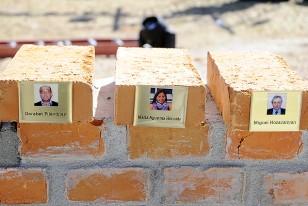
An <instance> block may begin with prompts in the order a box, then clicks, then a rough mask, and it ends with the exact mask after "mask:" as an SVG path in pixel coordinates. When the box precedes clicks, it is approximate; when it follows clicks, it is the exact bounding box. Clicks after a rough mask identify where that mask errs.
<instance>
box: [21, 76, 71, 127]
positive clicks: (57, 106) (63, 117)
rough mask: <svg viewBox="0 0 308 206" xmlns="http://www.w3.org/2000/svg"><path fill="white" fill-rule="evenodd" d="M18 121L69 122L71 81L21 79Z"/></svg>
mask: <svg viewBox="0 0 308 206" xmlns="http://www.w3.org/2000/svg"><path fill="white" fill-rule="evenodd" d="M18 91H19V122H21V123H49V122H50V123H71V122H72V83H71V82H32V81H21V82H19V84H18Z"/></svg>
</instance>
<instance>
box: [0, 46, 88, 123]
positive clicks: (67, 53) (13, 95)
mask: <svg viewBox="0 0 308 206" xmlns="http://www.w3.org/2000/svg"><path fill="white" fill-rule="evenodd" d="M93 68H94V48H93V47H92V46H65V47H64V46H35V45H23V46H22V47H21V48H20V49H19V51H18V52H17V53H16V55H15V57H14V58H13V59H12V60H11V62H10V64H9V65H8V67H7V69H6V70H4V71H3V72H2V73H1V74H0V122H10V121H18V120H19V116H18V114H19V106H18V99H19V97H18V82H19V81H46V82H73V91H72V92H73V105H72V109H73V121H91V119H92V117H93V111H92V104H93V100H92V85H93V83H92V73H93ZM80 108H82V109H80Z"/></svg>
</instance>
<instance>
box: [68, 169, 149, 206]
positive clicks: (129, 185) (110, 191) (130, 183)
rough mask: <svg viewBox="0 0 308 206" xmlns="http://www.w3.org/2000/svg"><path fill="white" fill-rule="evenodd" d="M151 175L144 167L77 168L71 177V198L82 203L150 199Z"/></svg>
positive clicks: (69, 189)
mask: <svg viewBox="0 0 308 206" xmlns="http://www.w3.org/2000/svg"><path fill="white" fill-rule="evenodd" d="M147 187H148V186H147V177H146V175H145V172H144V170H143V169H138V168H124V169H111V168H104V169H95V170H84V169H81V170H75V171H71V172H70V173H69V174H68V176H67V197H68V199H69V200H71V201H81V202H89V201H91V202H93V201H104V202H113V201H116V202H119V201H123V202H126V201H145V200H147Z"/></svg>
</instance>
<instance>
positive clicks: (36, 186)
mask: <svg viewBox="0 0 308 206" xmlns="http://www.w3.org/2000/svg"><path fill="white" fill-rule="evenodd" d="M47 196H48V189H47V179H46V176H45V172H44V171H42V170H38V169H0V204H1V203H2V204H40V203H47Z"/></svg>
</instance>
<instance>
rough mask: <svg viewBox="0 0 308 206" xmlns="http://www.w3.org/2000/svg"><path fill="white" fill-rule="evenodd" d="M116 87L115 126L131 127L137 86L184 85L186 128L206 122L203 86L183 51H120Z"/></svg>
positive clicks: (155, 49)
mask: <svg viewBox="0 0 308 206" xmlns="http://www.w3.org/2000/svg"><path fill="white" fill-rule="evenodd" d="M158 71H161V72H158ZM115 85H116V88H115V117H114V118H115V120H114V122H115V124H117V125H133V117H134V104H135V86H136V85H154V86H155V85H156V86H187V87H188V98H187V111H186V126H200V124H201V122H203V121H204V119H205V96H206V95H205V86H204V84H203V82H202V80H201V78H200V76H199V74H198V71H197V70H196V68H195V67H194V66H193V64H192V60H191V58H190V56H189V54H188V52H187V51H186V50H183V49H163V48H151V49H145V48H119V49H118V53H117V63H116V78H115Z"/></svg>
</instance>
